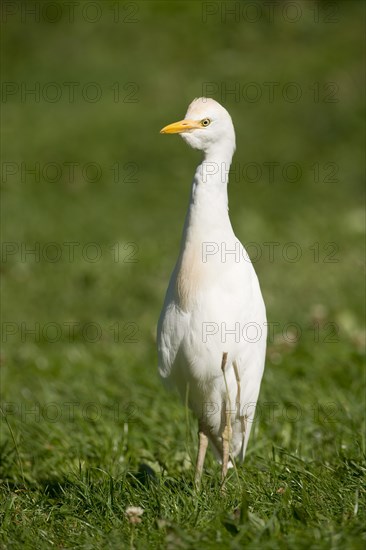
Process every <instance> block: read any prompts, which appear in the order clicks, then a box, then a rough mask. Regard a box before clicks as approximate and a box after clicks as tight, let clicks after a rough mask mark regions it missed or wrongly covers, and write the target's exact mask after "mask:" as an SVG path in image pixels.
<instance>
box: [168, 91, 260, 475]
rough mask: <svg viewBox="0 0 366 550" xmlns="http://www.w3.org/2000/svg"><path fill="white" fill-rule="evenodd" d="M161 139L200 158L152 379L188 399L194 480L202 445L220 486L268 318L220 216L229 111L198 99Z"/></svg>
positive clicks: (229, 143) (252, 396) (256, 375)
mask: <svg viewBox="0 0 366 550" xmlns="http://www.w3.org/2000/svg"><path fill="white" fill-rule="evenodd" d="M161 133H180V134H181V136H182V138H183V139H184V140H185V141H186V142H187V143H188V144H189V145H191V146H192V147H194V148H196V149H200V150H202V151H203V153H204V156H203V161H202V163H201V164H200V165H199V166H198V167H197V169H196V173H195V175H194V178H193V184H192V190H191V197H190V204H189V208H188V212H187V215H186V219H185V224H184V229H183V236H182V242H181V248H180V253H179V256H178V260H177V263H176V265H175V268H174V271H173V273H172V276H171V279H170V283H169V286H168V290H167V293H166V297H165V301H164V305H163V309H162V312H161V315H160V319H159V323H158V355H159V373H160V375H161V376H162V378H163V379H164V380H166V381H167V382H168V383H171V384H172V385H175V386H176V387H177V388H178V390H179V392H180V394H181V397H182V399H183V400H184V401H185V400H186V398H187V397H188V403H189V406H190V407H191V409H192V410H193V411H194V413H195V415H196V416H197V418H198V420H199V451H198V458H197V465H196V483H197V484H199V482H200V479H201V474H202V468H203V462H204V457H205V452H206V447H207V442H208V441H209V442H210V444H211V446H212V448H213V450H214V452H215V454H216V456H217V458H218V460H219V462H220V463H222V479H223V480H224V479H225V476H226V471H227V467H228V466H229V467H230V465H231V462H230V460H231V461H232V460H233V459H234V458H235V457H238V458H239V459H240V460H243V459H244V455H245V451H246V447H247V443H248V438H249V434H250V429H251V426H252V422H253V417H254V412H255V406H256V402H257V399H258V393H259V388H260V383H261V379H262V374H263V369H264V360H265V349H266V337H267V330H266V313H265V306H264V303H263V299H262V295H261V291H260V287H259V283H258V279H257V276H256V273H255V271H254V268H253V266H252V264H251V262H250V260H249V257H248V255H247V253H246V251H245V249H244V247H243V246H242V245H241V243H240V242H239V241H238V239H237V237H236V236H235V234H234V231H233V229H232V226H231V223H230V218H229V213H228V196H227V183H228V173H229V168H230V164H231V160H232V156H233V153H234V151H235V132H234V127H233V124H232V120H231V117H230V115H229V113H228V112H227V111H226V109H224V107H222V106H221V105H220V104H219V103H217V102H216V101H214V100H213V99H208V98H198V99H195V100H194V101H193V102H192V103H191V104H190V106H189V108H188V111H187V114H186V116H185V119H184V120H182V121H180V122H177V123H174V124H170V125H169V126H166V127H165V128H163V129H162V130H161Z"/></svg>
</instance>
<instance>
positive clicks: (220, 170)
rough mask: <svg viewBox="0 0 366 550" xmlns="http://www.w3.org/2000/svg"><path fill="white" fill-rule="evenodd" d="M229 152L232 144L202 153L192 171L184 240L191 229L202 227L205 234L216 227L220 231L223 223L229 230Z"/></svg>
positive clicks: (195, 229)
mask: <svg viewBox="0 0 366 550" xmlns="http://www.w3.org/2000/svg"><path fill="white" fill-rule="evenodd" d="M232 156H233V150H232V148H224V147H221V148H220V150H217V149H216V150H210V151H208V152H207V153H205V155H204V158H203V161H202V162H201V164H200V165H199V166H198V167H197V169H196V172H195V175H194V179H193V183H192V190H191V197H190V204H189V207H188V212H187V215H186V220H185V224H184V233H183V240H184V238H185V237H186V238H187V237H189V233H191V232H192V231H194V232H195V233H197V232H198V233H200V232H201V230H202V232H203V233H204V235H205V236H206V238H207V237H208V235H210V233H212V232H213V233H215V232H216V231H215V230H216V229H217V228H218V227H219V228H220V230H221V233H222V231H223V229H224V227H225V226H226V228H227V229H230V230H232V229H231V223H230V219H229V213H228V208H229V207H228V194H227V184H228V180H229V169H230V165H231V159H232Z"/></svg>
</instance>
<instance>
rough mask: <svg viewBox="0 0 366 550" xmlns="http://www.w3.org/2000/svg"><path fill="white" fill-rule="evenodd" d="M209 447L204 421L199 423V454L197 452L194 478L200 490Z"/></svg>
mask: <svg viewBox="0 0 366 550" xmlns="http://www.w3.org/2000/svg"><path fill="white" fill-rule="evenodd" d="M207 445H208V437H207V435H206V433H205V426H204V424H203V422H202V421H200V422H199V427H198V452H197V462H196V473H195V476H194V483H195V485H196V487H197V489H198V488H199V486H200V484H201V477H202V470H203V464H204V462H205V456H206V451H207Z"/></svg>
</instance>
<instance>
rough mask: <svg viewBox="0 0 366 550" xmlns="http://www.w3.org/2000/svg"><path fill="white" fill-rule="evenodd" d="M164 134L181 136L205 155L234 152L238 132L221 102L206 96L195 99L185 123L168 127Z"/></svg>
mask: <svg viewBox="0 0 366 550" xmlns="http://www.w3.org/2000/svg"><path fill="white" fill-rule="evenodd" d="M160 133H161V134H180V135H181V136H182V138H183V139H184V141H186V142H187V143H188V144H189V145H190V146H191V147H193V148H194V149H200V150H201V151H204V152H205V153H206V154H209V153H211V152H215V151H217V150H222V149H223V148H225V149H226V150H228V152H229V153H230V154H233V152H234V151H235V132H234V126H233V123H232V120H231V116H230V115H229V113H228V112H227V110H226V109H224V107H223V106H222V105H220V103H218V102H217V101H215V100H214V99H211V98H207V97H199V98H197V99H194V100H193V101H192V103H191V104H190V105H189V107H188V111H187V113H186V116H185V118H184V119H183V120H180V121H179V122H174V123H173V124H169V125H168V126H165V127H164V128H162V129H161V130H160Z"/></svg>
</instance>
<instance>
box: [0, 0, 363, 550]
mask: <svg viewBox="0 0 366 550" xmlns="http://www.w3.org/2000/svg"><path fill="white" fill-rule="evenodd" d="M72 6H73V7H72V9H71V8H70V6H68V5H67V3H63V2H53V3H49V2H31V1H29V2H4V3H3V5H2V26H3V29H2V69H1V74H2V215H3V227H2V230H3V231H2V240H3V245H2V246H3V248H2V260H3V263H2V329H3V331H2V333H3V336H2V348H3V355H2V385H1V390H2V399H3V410H4V413H5V414H6V415H7V422H5V423H3V427H2V434H3V437H4V441H5V444H4V449H3V451H4V457H5V458H4V462H3V464H4V470H3V474H2V480H3V481H5V482H9V480H12V482H21V481H22V480H23V483H28V484H29V486H28V488H29V487H33V490H34V491H35V492H36V493H37V491H39V487H43V486H44V485H47V483H48V482H47V481H45V480H49V479H56V480H60V479H61V478H62V479H63V478H64V477H66V478H68V477H69V476H70V475H72V472H75V471H78V468H79V467H80V461H84V462H83V463H85V464H86V467H88V465H89V466H90V465H92V466H98V467H100V468H103V469H105V470H108V471H109V472H110V475H112V476H115V478H116V479H117V478H119V476H120V475H122V474H121V472H125V473H126V471H129V470H133V469H135V470H137V469H138V467H139V464H141V463H142V462H143V463H148V464H149V465H150V467H152V468H155V469H157V470H159V468H161V464H164V468H166V470H167V471H168V472H169V473H170V474H171V475H172V476H173V477H174V475H175V474H174V473H176V472H180V471H182V469H183V470H184V468H185V467H186V466H185V464H186V459H187V456H188V455H190V454H192V453H194V446H195V441H194V433H195V426H194V423H193V420H192V419H191V420H190V424H189V429H188V433H189V434H190V435H187V426H186V420H185V411H184V407H182V406H181V404H180V403H178V401H177V400H176V397H175V396H174V395H168V394H166V393H165V390H164V389H163V388H161V385H160V381H159V380H158V376H157V370H156V365H157V359H156V352H155V331H156V323H157V319H158V316H159V313H160V308H161V305H162V301H163V298H164V293H165V289H166V286H167V283H168V280H169V276H170V272H171V269H172V267H173V265H174V262H175V259H176V256H177V253H178V247H179V243H180V237H181V230H182V225H183V220H184V215H185V211H186V208H187V204H188V198H189V190H190V182H191V180H192V176H193V173H194V169H195V166H196V165H197V163H198V162H199V159H200V156H199V153H198V152H196V151H193V150H190V149H188V148H187V146H186V145H185V144H184V143H183V142H182V140H181V139H180V138H178V137H176V136H173V137H168V136H160V135H159V130H160V128H161V127H162V126H164V125H165V124H167V123H170V122H173V121H175V120H179V119H180V118H182V117H183V116H184V114H185V112H186V109H187V106H188V104H189V103H190V101H191V100H192V99H193V98H195V97H199V96H202V95H205V94H207V95H211V96H212V97H214V98H215V99H216V100H218V101H219V102H221V103H222V104H223V105H224V106H225V107H226V108H227V109H228V111H229V112H230V114H231V116H232V118H233V122H234V125H235V128H236V134H237V151H236V153H235V156H234V161H233V162H234V164H233V173H232V177H231V183H230V185H229V200H230V214H231V219H232V224H233V227H234V230H235V232H236V234H237V236H238V238H239V239H240V240H241V241H242V242H243V243H244V244H245V243H251V244H249V246H248V251H249V253H250V254H251V255H252V257H253V261H254V265H255V268H256V271H257V273H258V276H259V279H260V283H261V287H262V292H263V295H264V299H265V302H266V305H267V315H268V320H269V322H271V323H273V324H274V325H273V326H274V331H273V337H271V338H270V341H269V346H268V360H267V368H266V372H265V376H264V381H263V386H262V393H261V402H262V403H269V402H270V403H276V404H277V405H278V404H279V405H278V407H279V408H278V410H279V411H282V410H283V406H286V404H288V403H290V404H291V403H295V404H296V406H297V407H298V408H299V409H300V410H301V411H302V415H301V418H300V419H299V421H298V422H296V423H294V422H289V418H288V417H287V416H286V415H283V414H282V415H281V414H279V416H278V417H276V418H275V419H273V418H268V417H266V416H265V415H264V414H262V415H259V422H258V423H257V424H256V429H255V430H254V432H253V436H252V439H251V442H250V444H249V453H248V459H247V461H248V468H249V469H250V468H251V467H252V468H253V471H255V467H256V464H257V461H258V460H259V461H260V460H261V459H262V460H264V461H265V460H266V459H268V460H272V459H273V456H274V454H273V453H275V452H276V451H275V450H274V449H276V448H285V449H287V451H288V452H289V453H295V454H297V456H299V457H301V459H303V460H313V459H314V458H319V460H320V461H322V460H323V461H324V462H326V461H332V460H334V461H336V460H338V459H339V449H343V451H342V452H343V453H345V454H347V453H348V455H349V457H353V459H354V460H356V462H357V460H358V459H356V458H355V457H356V456H358V454H357V453H358V452H359V449H360V445H361V447H362V445H364V439H362V437H361V436H360V435H359V427H360V422H361V417H362V411H363V393H362V387H361V386H362V385H361V379H362V370H361V365H362V351H363V347H362V343H363V330H364V321H363V314H364V310H363V299H362V297H363V284H362V283H361V280H362V279H361V276H362V274H363V262H362V252H361V247H362V244H363V239H364V233H363V230H364V212H363V201H364V181H363V175H364V172H363V158H364V145H365V143H364V134H363V120H364V93H363V82H364V66H363V61H364V60H363V50H362V40H363V38H362V36H363V31H364V11H365V10H364V4H363V2H356V1H349V2H342V1H340V2H319V3H318V2H305V1H299V0H298V1H296V2H290V3H288V2H287V3H286V2H274V3H271V2H180V1H175V2H155V1H146V2H144V1H138V2H109V1H105V2H79V3H76V4H72ZM31 90H34V92H32V91H31ZM233 91H234V92H233ZM271 91H272V92H273V96H272V94H271ZM272 163H274V164H272ZM271 166H273V170H274V172H273V174H274V176H273V178H272V177H270V174H271V172H270V171H271ZM32 169H33V172H32ZM50 243H53V244H50ZM67 243H69V244H67ZM70 243H74V244H73V245H71V244H70ZM269 243H272V244H269ZM289 243H296V249H295V248H294V247H293V246H292V245H291V244H289ZM271 246H272V247H274V248H273V251H274V252H273V256H271V255H270V253H269V251H270V247H271ZM291 247H292V248H291ZM71 248H73V250H74V253H73V255H72V254H71V252H70V251H71ZM32 249H35V250H36V252H35V253H34V254H32V253H30V252H29V250H32ZM27 251H28V252H27ZM295 252H296V253H297V254H299V258H298V260H297V261H291V260H292V259H293V258H294V255H295ZM286 254H287V256H286ZM289 323H292V324H293V325H292V326H290V325H289ZM71 327H72V328H71ZM32 329H34V330H35V333H31V332H29V331H31V330H32ZM70 331H71V333H70ZM294 332H295V333H297V334H298V335H299V337H298V338H295V340H296V341H295V343H292V342H291V341H290V340H292V339H293V338H294V336H293V333H294ZM70 334H71V335H70ZM295 336H296V334H295ZM67 403H73V404H74V405H73V412H72V414H71V413H70V407H69V405H66V404H67ZM90 403H92V404H94V405H91V409H88V411H89V412H85V411H86V409H85V407H86V406H87V405H88V404H90ZM50 404H53V407H54V408H53V409H51V408H49V406H50ZM329 404H330V405H331V406H333V409H329V410H328V409H326V407H327V406H329ZM93 406H94V409H93ZM276 410H277V409H276ZM90 411H92V412H90ZM319 411H320V412H319ZM329 411H331V412H329ZM330 417H332V420H333V417H334V422H332V423H329V422H328V423H327V422H325V424H324V425H323V424H322V421H324V419H325V421H327V420H329V418H330ZM9 425H10V428H11V429H12V430H13V439H12V437H11V433H10V431H9V430H10V428H9ZM14 442H15V443H16V446H15V445H14ZM360 442H361V443H360ZM187 446H188V455H187V451H186V447H187ZM323 453H324V455H323ZM182 457H183V458H182ZM266 457H267V458H266ZM269 457H270V458H269ZM337 457H338V458H337ZM273 460H275V459H273ZM20 464H21V466H22V469H23V477H22V474H21V469H20ZM210 468H211V470H212V472H213V474H212V476H213V478H214V477H215V476H216V477H217V471H216V469H215V465H214V463H213V461H211V463H210ZM159 471H160V470H159ZM184 471H185V470H184ZM187 471H188V473H189V472H190V469H188V470H187ZM187 475H188V474H187ZM343 481H344V480H343ZM343 481H342V483H341V482H340V483H341V485H342V486H344V482H343ZM42 484H43V485H42ZM8 489H9V486H8ZM8 489H7V490H8ZM7 490H6V491H7ZM357 490H358V489H357ZM6 491H5V492H6ZM131 491H132V490H131ZM41 492H42V491H41ZM10 493H11V491H10ZM37 494H38V493H37ZM133 494H134V493H133V491H132V492H131V495H133ZM325 494H326V491H325ZM353 494H354V493H352V495H353ZM357 494H358V493H357ZM18 498H19V497H18ZM121 498H122V497H121ZM149 498H151V497H149ZM326 498H330V497H329V495H328V496H327V497H326ZM352 498H353V497H352ZM130 500H131V498H130ZM352 502H353V501H352ZM130 503H132V504H133V502H130ZM135 504H136V503H135ZM137 505H138V503H137ZM70 506H71V505H70ZM23 507H24V503H23ZM29 510H33V508H32V507H29ZM171 513H172V514H173V515H174V512H171ZM80 514H81V513H80V512H79V516H80ZM330 515H331V512H330ZM27 517H28V516H24V517H23V519H22V521H23V523H24V525H25V527H24V532H22V535H21V536H22V537H23V539H22V540H23V542H24V541H26V540H28V538H27V537H28V536H29V537H34V536H35V534H34V532H32V529H31V527H30V524H29V523H28V524H27ZM210 517H211V516H210ZM28 519H29V517H28ZM333 519H334V518H333ZM172 521H173V520H172ZM175 521H177V523H178V524H179V521H178V520H177V519H176V520H175ZM332 521H333V520H332ZM334 521H336V520H334ZM337 521H338V520H337ZM337 521H336V523H337ZM183 523H184V522H183ZM10 525H11V522H10V523H9V524H8V527H6V528H5V529H4V532H5V538H6V537H7V536H9V537H10V538H9V540H11V538H12V537H13V540H16V537H19V532H18V531H17V530H16V529H15V528H13V527H10ZM80 525H81V524H78V526H77V527H75V529H82V532H83V536H85V537H86V538H85V540H88V536H89V534H88V533H89V531H88V528H87V527H86V526H85V525H83V527H82V528H81V527H80ZM124 528H125V527H124ZM12 529H14V532H12ZM49 529H50V531H49V533H52V535H51V534H49V536H50V537H51V539H52V537H56V538H54V539H53V540H54V541H55V540H57V536H56V535H55V534H54V533H55V532H54V531H53V530H52V529H53V528H51V527H49ZM68 529H69V532H70V540H71V539H72V536H73V534H72V533H73V531H72V529H71V527H70V525H68ZM101 529H102V531H103V528H101ZM126 529H127V528H126ZM210 529H213V527H212V526H211V527H210V526H207V533H208V534H207V537H208V539H207V540H211V539H210V536H211V534H212V537H213V538H212V540H214V535H213V531H212V533H211V531H210ZM192 530H194V527H193V526H192ZM9 533H10V535H9ZM29 533H30V534H29ZM210 533H211V534H210ZM65 536H66V535H65ZM100 536H101V537H102V539H103V536H104V535H100ZM126 536H127V535H126ZM128 536H130V535H128ZM141 536H142V535H141ZM156 536H157V539H156V540H160V543H159V544H163V543H162V542H161V539H159V537H161V536H162V535H161V534H160V535H156ZM177 536H178V535H177ZM179 536H180V537H181V540H182V541H183V542H182V544H185V543H186V544H187V545H188V546H187V547H189V544H191V543H192V544H193V542H192V541H191V542H189V540H190V539H189V540H188V539H187V540H188V542H187V541H186V542H185V543H184V540H185V538H184V537H185V535H184V534H182V533H181V534H180V535H179ZM192 536H193V535H192ZM215 536H216V535H215ZM228 536H229V535H228ZM253 536H254V535H253ZM197 537H198V535H197ZM301 537H304V534H302V535H301ZM102 539H101V540H102ZM29 540H30V539H29ZM64 540H67V539H64ZM103 540H104V544H107V542H106V541H107V539H103ZM126 540H127V539H126ZM192 540H195V541H196V543H197V544H198V542H197V541H198V540H200V539H199V538H197V539H194V538H193V539H192ZM250 540H254V539H250ZM299 540H300V539H299ZM342 540H343V539H342ZM343 542H344V541H343ZM65 544H66V543H65ZM69 544H71V543H70V541H69ZM110 544H112V543H110ZM156 544H158V543H156ZM212 544H213V543H212ZM112 546H113V544H112ZM184 547H185V546H184Z"/></svg>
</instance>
